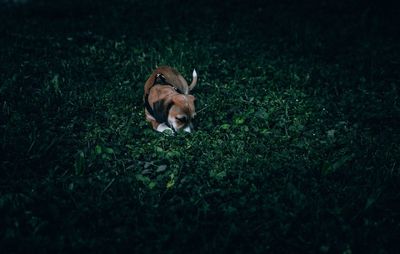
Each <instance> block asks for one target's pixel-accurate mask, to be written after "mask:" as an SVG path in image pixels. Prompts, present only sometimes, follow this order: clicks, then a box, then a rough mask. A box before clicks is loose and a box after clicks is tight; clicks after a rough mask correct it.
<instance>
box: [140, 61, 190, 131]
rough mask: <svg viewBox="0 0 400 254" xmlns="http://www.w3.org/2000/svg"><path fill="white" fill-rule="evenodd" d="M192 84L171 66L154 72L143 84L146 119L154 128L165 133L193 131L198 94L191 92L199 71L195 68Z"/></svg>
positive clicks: (159, 68)
mask: <svg viewBox="0 0 400 254" xmlns="http://www.w3.org/2000/svg"><path fill="white" fill-rule="evenodd" d="M192 75H193V78H192V83H191V84H190V85H188V83H187V82H186V80H185V79H184V78H183V76H182V75H181V74H180V73H179V72H178V71H177V70H175V69H173V68H172V67H169V66H161V67H158V68H157V69H155V70H154V71H153V73H152V74H151V75H150V77H149V78H148V79H147V81H146V83H145V85H144V96H143V100H144V106H145V114H146V120H147V121H149V122H150V123H151V125H152V127H153V129H154V130H156V131H159V132H164V131H165V130H171V131H172V132H173V133H177V132H181V131H184V132H189V133H190V132H192V130H193V124H192V120H193V118H194V117H195V115H196V111H195V106H194V102H195V97H194V96H193V95H191V94H189V92H190V91H192V90H193V88H194V87H195V86H196V84H197V72H196V70H193V73H192Z"/></svg>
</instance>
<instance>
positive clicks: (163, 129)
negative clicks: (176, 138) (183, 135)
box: [157, 123, 172, 132]
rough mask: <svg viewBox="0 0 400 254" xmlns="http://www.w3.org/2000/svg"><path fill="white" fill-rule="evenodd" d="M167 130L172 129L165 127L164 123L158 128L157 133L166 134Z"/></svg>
mask: <svg viewBox="0 0 400 254" xmlns="http://www.w3.org/2000/svg"><path fill="white" fill-rule="evenodd" d="M165 130H171V131H172V129H171V128H169V127H168V126H167V125H165V123H162V124H160V125H158V126H157V131H159V132H164V131H165Z"/></svg>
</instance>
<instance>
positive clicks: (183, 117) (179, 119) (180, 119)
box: [176, 116, 187, 123]
mask: <svg viewBox="0 0 400 254" xmlns="http://www.w3.org/2000/svg"><path fill="white" fill-rule="evenodd" d="M176 120H178V121H179V122H181V123H186V122H187V117H186V116H180V117H176Z"/></svg>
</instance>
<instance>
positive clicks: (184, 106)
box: [168, 94, 196, 132]
mask: <svg viewBox="0 0 400 254" xmlns="http://www.w3.org/2000/svg"><path fill="white" fill-rule="evenodd" d="M194 101H195V97H194V96H193V95H190V94H189V95H184V94H177V95H174V96H173V97H172V100H171V106H170V109H169V113H168V123H169V125H170V126H171V128H172V129H173V130H174V131H176V132H179V131H185V132H191V131H192V129H193V124H192V120H193V118H194V117H195V115H196V111H195V107H194Z"/></svg>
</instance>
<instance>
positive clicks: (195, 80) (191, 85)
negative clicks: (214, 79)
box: [189, 69, 197, 91]
mask: <svg viewBox="0 0 400 254" xmlns="http://www.w3.org/2000/svg"><path fill="white" fill-rule="evenodd" d="M192 75H193V79H192V83H190V86H189V91H191V90H193V88H194V87H195V86H196V84H197V72H196V69H193V74H192Z"/></svg>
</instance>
